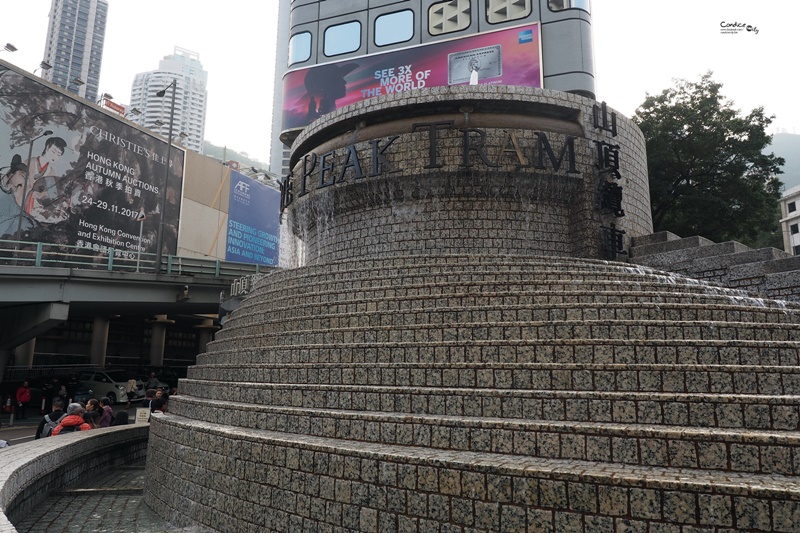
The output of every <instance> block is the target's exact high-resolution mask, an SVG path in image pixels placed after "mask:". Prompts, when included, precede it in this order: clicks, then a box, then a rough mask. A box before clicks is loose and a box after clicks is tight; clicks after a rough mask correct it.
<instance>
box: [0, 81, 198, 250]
mask: <svg viewBox="0 0 800 533" xmlns="http://www.w3.org/2000/svg"><path fill="white" fill-rule="evenodd" d="M166 157H167V143H166V142H165V141H163V140H161V139H159V138H158V137H156V136H155V135H149V134H147V133H144V132H142V131H141V130H138V129H136V128H135V127H132V126H130V125H128V124H126V123H125V121H123V120H120V119H115V118H113V117H110V116H108V115H106V114H104V113H102V112H100V111H98V110H97V109H94V108H93V107H91V106H90V105H87V104H85V103H82V102H81V100H80V99H78V98H76V97H71V96H66V95H64V94H62V93H60V92H59V91H56V90H54V89H52V88H50V87H48V86H47V85H44V84H41V83H38V82H37V81H35V80H33V79H30V78H28V77H25V76H23V75H22V74H20V73H18V72H16V71H14V70H11V69H9V68H7V67H5V66H3V65H0V167H2V170H1V171H0V239H6V240H16V238H17V236H19V237H20V240H23V241H28V242H44V243H49V244H62V245H72V246H79V247H82V248H86V249H88V250H92V251H94V252H96V253H97V255H98V256H102V255H103V254H104V253H107V250H108V249H109V248H113V249H114V250H116V252H115V254H117V255H122V256H125V257H131V258H132V257H135V256H136V253H137V251H138V250H139V245H140V243H139V229H140V224H139V222H138V221H137V220H138V219H139V218H140V214H143V215H144V217H145V220H144V223H143V226H142V239H141V251H142V252H143V253H155V252H156V243H157V234H158V225H159V222H160V219H161V216H162V215H163V216H164V217H165V218H164V221H165V223H164V235H163V243H164V245H163V248H162V250H163V253H165V254H174V253H175V251H176V249H177V240H178V219H179V215H180V201H181V190H182V182H183V161H184V153H183V150H181V149H179V148H175V147H173V149H172V150H171V154H170V159H171V160H172V161H171V164H170V174H169V181H168V183H167V184H166V188H165V183H164V180H165V171H166V164H167V160H166ZM164 199H166V201H164ZM162 203H165V208H164V209H163V210H164V213H162ZM20 206H22V209H20Z"/></svg>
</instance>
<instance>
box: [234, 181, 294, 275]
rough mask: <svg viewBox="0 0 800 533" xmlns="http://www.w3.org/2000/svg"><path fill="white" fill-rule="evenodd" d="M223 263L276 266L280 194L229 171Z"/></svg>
mask: <svg viewBox="0 0 800 533" xmlns="http://www.w3.org/2000/svg"><path fill="white" fill-rule="evenodd" d="M230 197H231V200H230V206H229V211H228V234H227V242H226V246H225V260H226V261H236V262H240V263H255V264H259V265H275V266H277V265H278V251H279V246H278V244H279V240H280V201H281V193H280V191H276V190H275V189H272V188H271V187H268V186H266V185H264V184H263V183H260V182H258V181H256V180H254V179H251V178H248V177H247V176H244V175H243V174H240V173H239V172H236V171H231V196H230Z"/></svg>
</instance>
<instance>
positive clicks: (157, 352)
mask: <svg viewBox="0 0 800 533" xmlns="http://www.w3.org/2000/svg"><path fill="white" fill-rule="evenodd" d="M174 323H175V321H174V320H169V319H168V318H167V315H156V316H155V317H153V319H152V320H150V325H151V333H150V366H164V341H165V340H166V338H167V325H168V324H174Z"/></svg>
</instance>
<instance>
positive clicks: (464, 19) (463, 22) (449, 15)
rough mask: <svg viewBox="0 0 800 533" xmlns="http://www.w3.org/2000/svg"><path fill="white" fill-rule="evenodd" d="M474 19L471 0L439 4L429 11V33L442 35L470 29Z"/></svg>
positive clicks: (457, 0)
mask: <svg viewBox="0 0 800 533" xmlns="http://www.w3.org/2000/svg"><path fill="white" fill-rule="evenodd" d="M471 19H472V7H471V2H470V0H448V1H447V2H438V3H436V4H433V5H432V6H431V7H430V8H429V9H428V31H429V32H430V34H431V35H442V34H444V33H452V32H454V31H461V30H465V29H467V28H469V25H470V22H471Z"/></svg>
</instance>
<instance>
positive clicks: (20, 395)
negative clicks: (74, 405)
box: [13, 374, 81, 420]
mask: <svg viewBox="0 0 800 533" xmlns="http://www.w3.org/2000/svg"><path fill="white" fill-rule="evenodd" d="M80 385H81V384H80V381H78V377H77V376H76V375H74V374H73V375H72V376H71V377H70V379H69V381H67V382H66V383H61V382H60V381H59V379H58V378H53V379H52V381H48V382H46V383H45V384H44V385H42V396H43V398H44V406H43V408H44V410H45V411H47V410H49V409H50V408H51V406H52V403H53V401H54V400H55V399H59V400H61V403H62V405H66V404H67V403H69V401H71V400H72V399H73V398H74V395H75V393H76V392H77V390H78V388H79V387H80ZM13 403H14V414H15V416H16V418H17V420H23V419H25V418H27V416H26V411H27V408H28V406H29V404H30V403H31V388H30V383H29V382H28V381H27V380H26V381H24V382H23V383H22V385H20V387H19V388H18V389H17V391H16V393H15V394H14V402H13ZM36 409H37V410H38V409H39V407H38V406H36Z"/></svg>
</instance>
